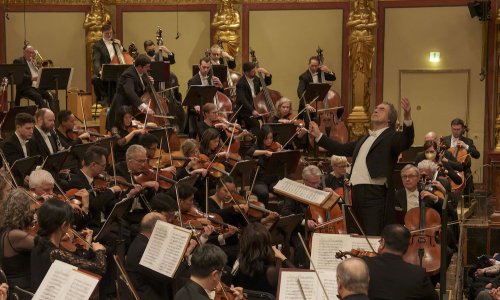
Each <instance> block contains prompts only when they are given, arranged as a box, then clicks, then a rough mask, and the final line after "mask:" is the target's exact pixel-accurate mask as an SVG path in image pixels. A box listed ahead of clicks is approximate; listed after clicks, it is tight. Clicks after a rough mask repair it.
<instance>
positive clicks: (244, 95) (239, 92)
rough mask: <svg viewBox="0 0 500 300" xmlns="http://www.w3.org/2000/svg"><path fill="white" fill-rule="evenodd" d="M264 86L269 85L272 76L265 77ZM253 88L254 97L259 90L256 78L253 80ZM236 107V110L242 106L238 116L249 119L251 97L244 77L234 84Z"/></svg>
mask: <svg viewBox="0 0 500 300" xmlns="http://www.w3.org/2000/svg"><path fill="white" fill-rule="evenodd" d="M264 80H265V82H266V85H271V83H272V76H271V75H269V76H266V77H265V79H264ZM253 86H254V89H255V95H258V94H259V92H260V89H261V85H260V79H259V77H258V76H255V77H254V78H253ZM236 105H237V106H238V108H239V107H240V106H243V107H242V108H241V110H240V113H239V115H240V116H241V117H250V116H251V115H252V111H253V110H254V107H253V97H252V90H251V89H250V85H249V84H248V81H247V79H246V77H245V76H241V78H240V80H238V82H237V83H236Z"/></svg>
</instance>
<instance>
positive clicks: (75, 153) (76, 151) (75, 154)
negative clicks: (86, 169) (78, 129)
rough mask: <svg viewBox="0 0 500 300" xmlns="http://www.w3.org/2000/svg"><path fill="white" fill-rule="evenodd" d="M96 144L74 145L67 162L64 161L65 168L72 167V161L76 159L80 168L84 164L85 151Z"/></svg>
mask: <svg viewBox="0 0 500 300" xmlns="http://www.w3.org/2000/svg"><path fill="white" fill-rule="evenodd" d="M91 146H95V143H94V142H93V143H84V144H79V145H75V146H72V147H71V148H70V149H69V150H70V151H69V154H68V157H67V158H66V162H65V163H64V166H63V168H64V169H71V168H72V167H74V166H72V165H71V163H72V162H74V161H75V160H76V161H77V162H78V165H77V168H80V167H81V166H82V162H83V156H84V155H85V152H87V150H88V149H89V147H91Z"/></svg>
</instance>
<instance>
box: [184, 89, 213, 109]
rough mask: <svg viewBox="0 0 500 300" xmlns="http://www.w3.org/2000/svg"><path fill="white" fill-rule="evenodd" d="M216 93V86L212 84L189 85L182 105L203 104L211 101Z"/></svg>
mask: <svg viewBox="0 0 500 300" xmlns="http://www.w3.org/2000/svg"><path fill="white" fill-rule="evenodd" d="M216 93H217V87H216V86H213V85H205V86H203V85H192V86H190V87H189V89H188V91H187V93H186V97H185V98H184V101H182V106H189V107H193V106H196V105H199V106H200V107H201V106H203V105H204V104H205V103H209V102H213V101H214V96H215V94H216Z"/></svg>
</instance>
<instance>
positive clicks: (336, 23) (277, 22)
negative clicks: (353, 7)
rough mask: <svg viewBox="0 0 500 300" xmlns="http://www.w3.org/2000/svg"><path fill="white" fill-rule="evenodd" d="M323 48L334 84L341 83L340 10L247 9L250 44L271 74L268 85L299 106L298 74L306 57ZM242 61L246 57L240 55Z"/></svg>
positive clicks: (338, 84) (304, 68) (261, 63)
mask: <svg viewBox="0 0 500 300" xmlns="http://www.w3.org/2000/svg"><path fill="white" fill-rule="evenodd" d="M318 45H319V46H320V47H321V48H322V49H323V55H324V57H325V64H326V65H327V66H328V67H329V68H330V69H332V70H333V71H335V74H336V75H337V80H336V81H335V82H334V83H333V88H334V89H335V90H336V91H338V92H339V93H340V88H341V83H342V10H341V9H329V10H280V11H278V10H273V11H250V18H249V46H250V47H251V48H253V49H254V50H255V55H256V56H257V59H258V60H259V62H260V66H261V67H264V68H266V69H267V70H268V71H269V72H271V73H272V75H273V84H272V86H271V87H270V88H272V89H274V90H277V91H280V92H281V93H282V94H283V95H284V96H286V97H288V98H290V99H292V101H293V105H294V106H293V108H294V109H297V108H298V105H297V103H298V97H297V85H298V78H299V75H300V74H302V73H303V72H304V71H305V70H306V69H307V63H308V59H309V57H311V56H313V55H316V49H317V48H318ZM243 61H246V60H245V58H243Z"/></svg>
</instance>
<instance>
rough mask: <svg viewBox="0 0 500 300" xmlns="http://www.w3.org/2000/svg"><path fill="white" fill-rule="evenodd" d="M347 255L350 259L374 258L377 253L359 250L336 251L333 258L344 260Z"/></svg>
mask: <svg viewBox="0 0 500 300" xmlns="http://www.w3.org/2000/svg"><path fill="white" fill-rule="evenodd" d="M347 255H350V256H351V257H358V258H361V257H375V256H377V255H378V253H375V252H372V251H365V250H361V249H352V250H351V251H337V253H335V258H337V259H344V258H347Z"/></svg>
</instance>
